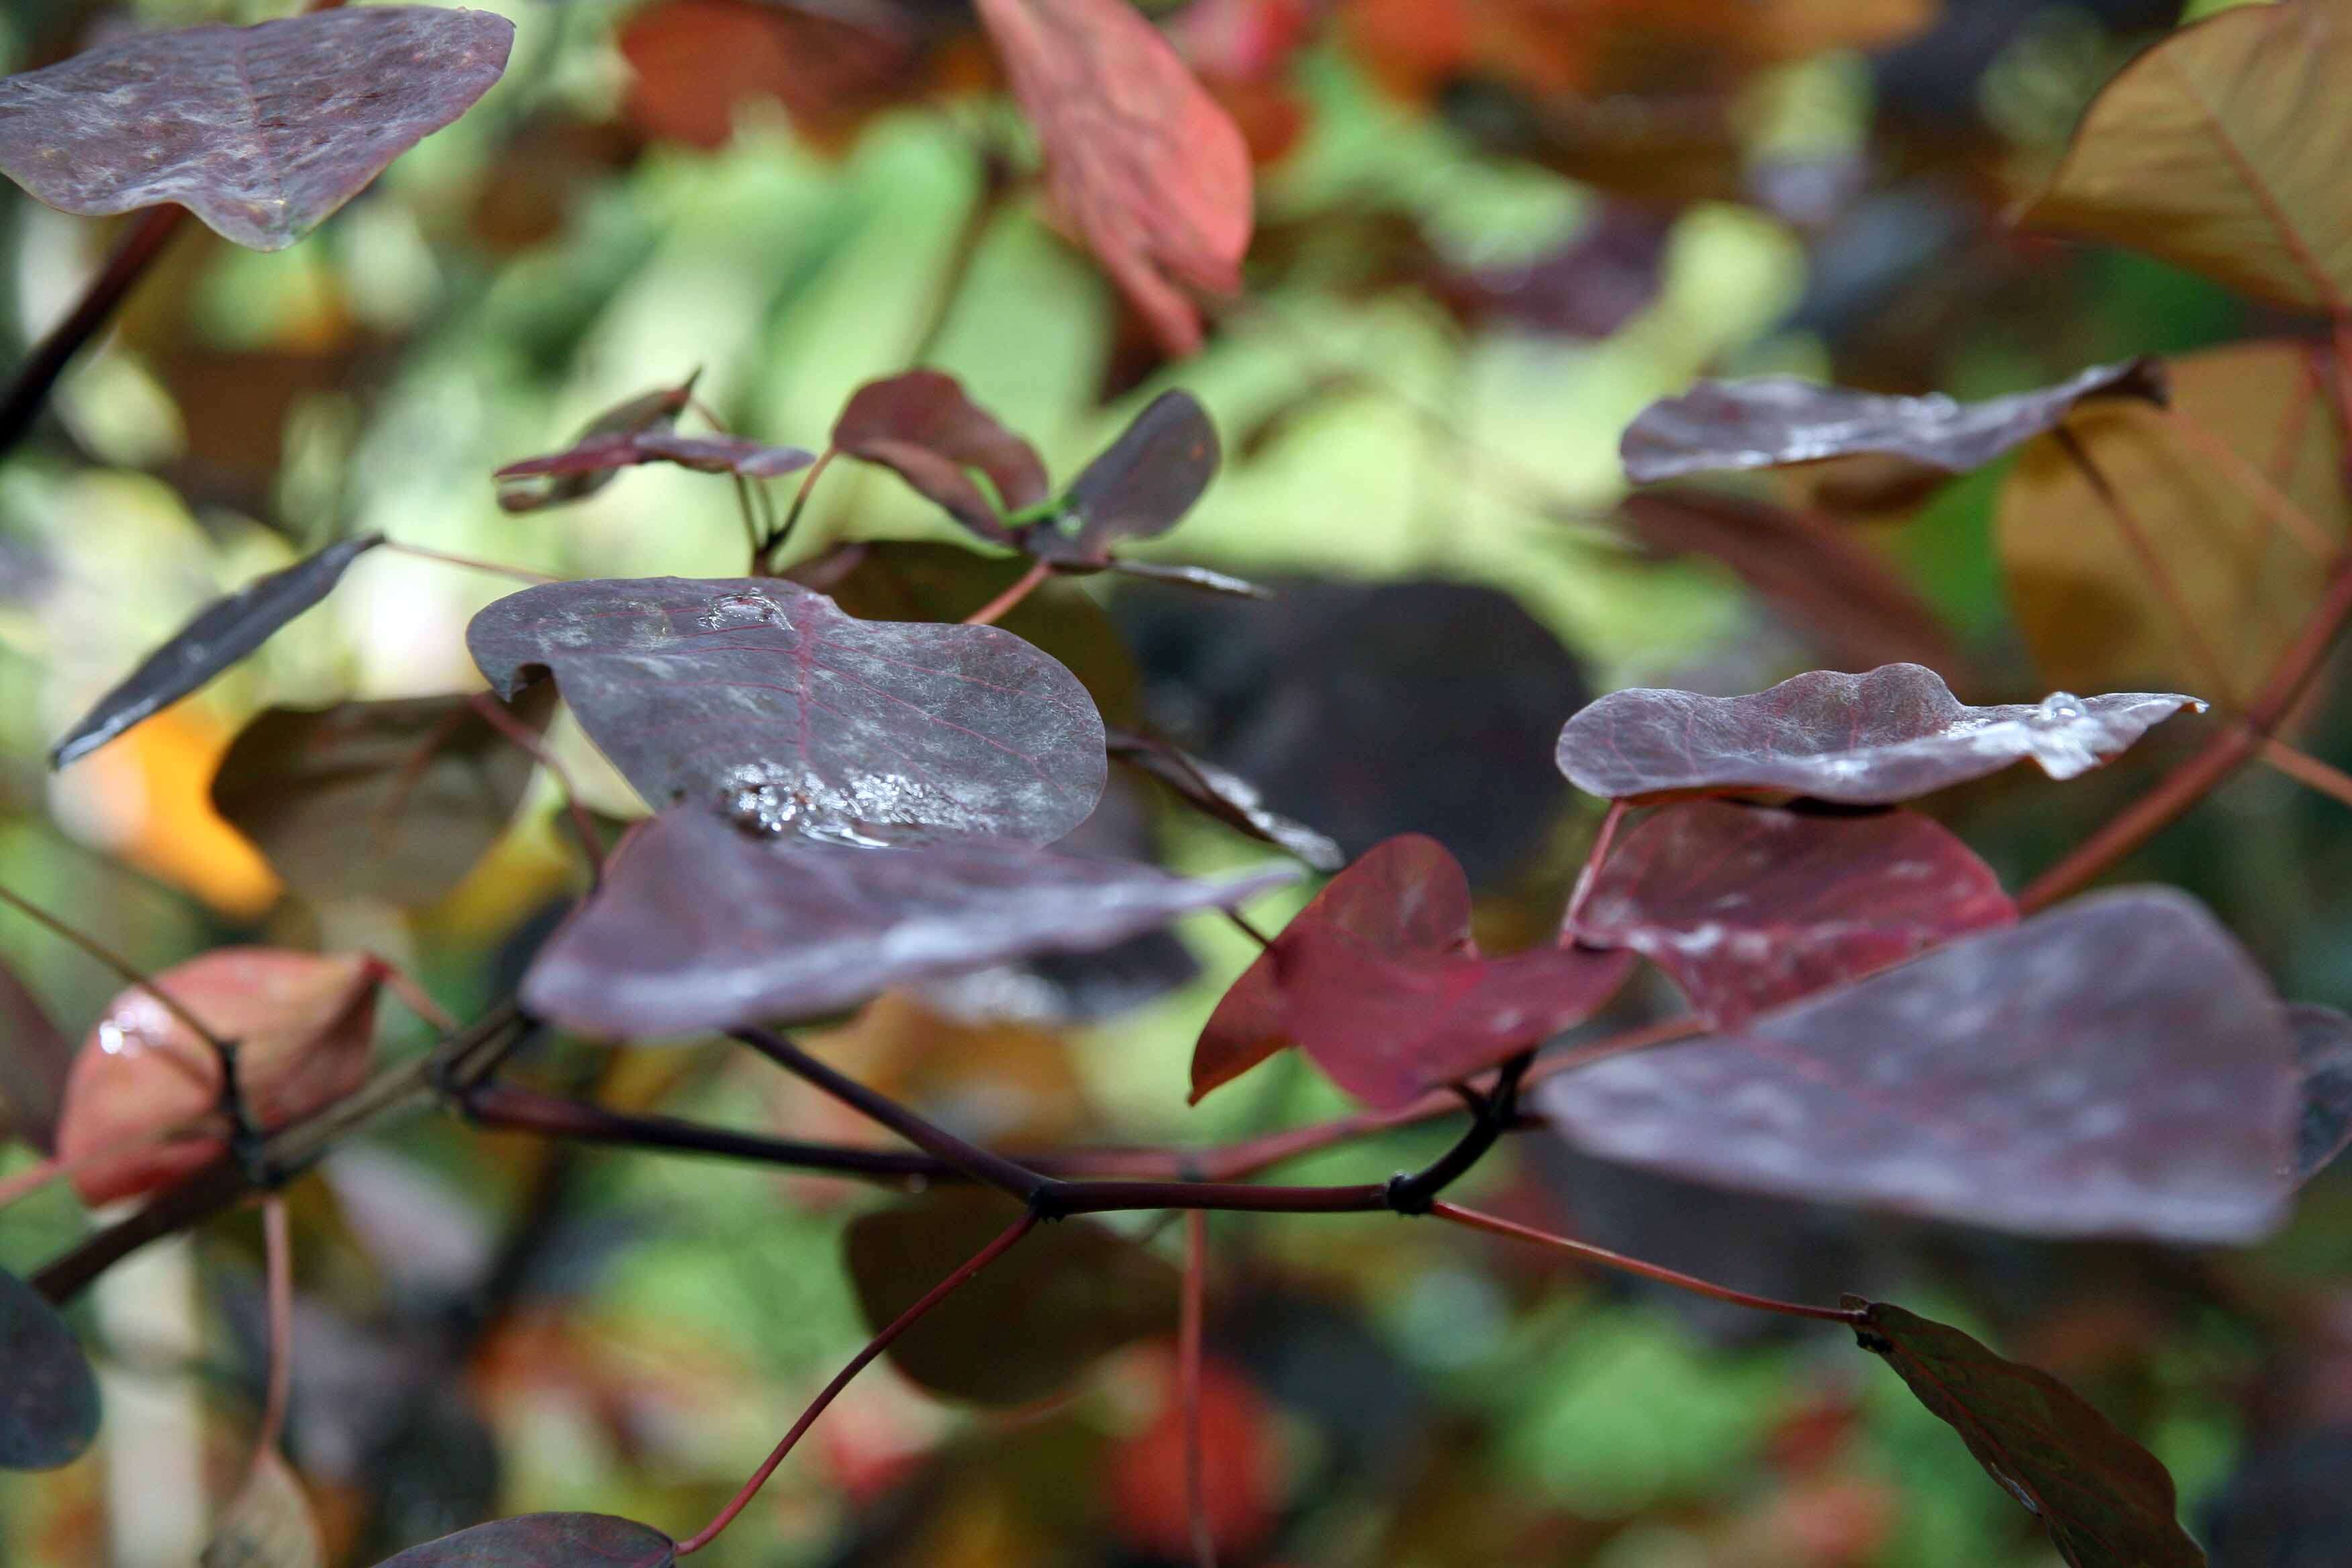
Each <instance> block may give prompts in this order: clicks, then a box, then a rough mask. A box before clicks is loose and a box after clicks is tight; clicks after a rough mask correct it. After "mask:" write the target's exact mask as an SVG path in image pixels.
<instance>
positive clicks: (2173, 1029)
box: [1541, 889, 2302, 1242]
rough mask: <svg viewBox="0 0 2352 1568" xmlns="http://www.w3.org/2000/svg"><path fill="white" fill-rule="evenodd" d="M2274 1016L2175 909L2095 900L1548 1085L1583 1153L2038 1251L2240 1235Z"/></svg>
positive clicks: (2291, 1077)
mask: <svg viewBox="0 0 2352 1568" xmlns="http://www.w3.org/2000/svg"><path fill="white" fill-rule="evenodd" d="M2301 1081H2302V1079H2301V1074H2300V1073H2299V1072H2298V1071H2297V1070H2296V1067H2295V1062H2294V1046H2293V1043H2292V1042H2291V1041H2290V1040H2289V1038H2288V1031H2287V1026H2286V1022H2285V1017H2284V1014H2283V1013H2282V1011H2281V1009H2280V1007H2279V1005H2278V1004H2277V1002H2276V1000H2275V999H2274V998H2273V996H2272V995H2271V993H2270V987H2269V986H2268V984H2266V983H2265V982H2264V981H2263V977H2262V975H2261V973H2259V972H2258V971H2256V969H2255V968H2254V966H2253V964H2252V961H2251V960H2249V959H2248V958H2247V956H2246V955H2245V953H2244V952H2242V950H2241V949H2240V948H2239V946H2238V944H2237V943H2236V942H2234V941H2232V940H2231V937H2230V935H2229V933H2228V932H2226V931H2223V930H2221V927H2220V926H2218V925H2217V924H2215V923H2214V921H2213V920H2212V917H2211V916H2210V915H2208V914H2207V913H2206V912H2205V911H2204V910H2203V909H2201V908H2200V907H2199V906H2198V905H2197V904H2196V903H2194V902H2193V901H2191V900H2189V899H2188V898H2186V897H2184V896H2183V895H2181V894H2179V893H2175V892H2171V891H2168V890H2164V889H2131V890H2126V891H2120V892H2114V893H2106V894H2102V895H2099V896H2097V897H2095V898H2090V899H2084V900H2078V901H2076V902H2074V903H2071V904H2067V905H2064V906H2063V907H2061V908H2059V909H2056V910H2051V911H2050V912H2048V913H2046V914H2043V915H2040V916H2038V917H2036V918H2035V919H2033V920H2031V921H2026V922H2024V923H2023V924H2021V925H2019V926H2017V927H2015V928H2014V929H2011V930H2007V931H1990V932H1987V933H1985V934H1982V935H1979V936H1973V937H1968V938H1964V939H1963V940H1961V941H1958V942H1952V943H1951V944H1949V945H1948V946H1946V947H1942V948H1939V949H1937V951H1935V952H1931V953H1928V954H1927V956H1926V957H1924V958H1920V959H1917V960H1916V961H1914V962H1913V963H1908V964H1906V965H1904V966H1903V967H1902V968H1899V969H1894V970H1889V971H1887V972H1886V973H1881V974H1875V975H1873V976H1871V977H1870V978H1868V979H1866V980H1862V981H1859V982H1856V983H1855V984H1851V985H1848V986H1844V987H1843V988H1841V989H1839V990H1835V991H1830V992H1825V993H1822V994H1818V995H1815V996H1812V997H1810V998H1808V999H1806V1000H1804V1001H1802V1002H1800V1003H1798V1004H1796V1005H1793V1006H1790V1007H1786V1008H1783V1009H1781V1010H1780V1011H1779V1012H1777V1013H1771V1014H1768V1015H1766V1016H1763V1017H1761V1018H1759V1019H1757V1020H1755V1021H1754V1022H1753V1023H1751V1024H1749V1025H1748V1026H1746V1027H1745V1028H1743V1029H1741V1030H1740V1031H1738V1032H1737V1033H1733V1034H1728V1035H1723V1036H1718V1037H1714V1038H1711V1039H1706V1040H1702V1041H1698V1042H1696V1043H1693V1044H1690V1045H1681V1046H1668V1047H1662V1048H1660V1049H1657V1050H1653V1051H1646V1052H1643V1053H1642V1054H1641V1055H1639V1056H1633V1057H1626V1058H1620V1059H1617V1060H1614V1061H1604V1062H1601V1063H1600V1064H1598V1065H1596V1066H1594V1067H1591V1068H1587V1069H1585V1070H1583V1071H1580V1072H1577V1073H1574V1074H1570V1075H1568V1076H1565V1077H1561V1078H1557V1079H1551V1080H1549V1082H1547V1083H1546V1084H1545V1085H1544V1086H1543V1088H1542V1090H1541V1094H1542V1098H1543V1109H1544V1110H1545V1113H1546V1114H1547V1115H1549V1117H1550V1119H1551V1120H1552V1121H1553V1123H1554V1125H1556V1126H1557V1127H1559V1129H1560V1131H1562V1132H1563V1133H1565V1134H1566V1135H1567V1137H1568V1138H1569V1140H1570V1142H1573V1143H1575V1144H1577V1145H1578V1146H1579V1147H1580V1148H1583V1149H1586V1150H1588V1151H1589V1152H1592V1153H1596V1154H1601V1155H1604V1156H1607V1157H1609V1158H1612V1159H1618V1160H1623V1161H1626V1162H1628V1163H1633V1164H1637V1165H1643V1166H1648V1167H1650V1168H1652V1169H1654V1170H1661V1171H1665V1172H1668V1173H1673V1174H1677V1175H1684V1176H1689V1177H1693V1178H1696V1179H1699V1180H1704V1181H1711V1182H1717V1183H1720V1184H1725V1185H1727V1186H1737V1187H1750V1188H1755V1189H1759V1190H1761V1191H1765V1192H1772V1193H1780V1194H1787V1195H1790V1196H1794V1197H1806V1198H1817V1199H1823V1200H1828V1201H1832V1202H1843V1203H1863V1204H1875V1205H1885V1206H1887V1207H1891V1208H1897V1209H1903V1210H1907V1211H1910V1212H1913V1213H1917V1214H1923V1215H1935V1216H1938V1217H1942V1218H1946V1219H1956V1220H1965V1221H1969V1222H1971V1223H1974V1224H1979V1225H1989V1226H1999V1227H2001V1228H2003V1229H2008V1230H2015V1231H2023V1232H2028V1233H2032V1234H2037V1235H2047V1236H2091V1235H2126V1236H2146V1237H2155V1238H2158V1239H2161V1240H2169V1241H2180V1242H2242V1241H2246V1240H2250V1239H2252V1238H2253V1237H2258V1236H2261V1235H2262V1234H2263V1233H2264V1232H2265V1231H2267V1230H2268V1229H2269V1228H2270V1227H2271V1226H2273V1225H2274V1224H2275V1223H2276V1222H2277V1220H2278V1218H2279V1216H2280V1214H2281V1212H2282V1200H2283V1199H2284V1197H2285V1195H2286V1193H2287V1191H2288V1178H2287V1177H2286V1175H2285V1174H2284V1173H2285V1172H2287V1171H2288V1170H2289V1169H2291V1167H2292V1164H2293V1161H2294V1126H2295V1121H2296V1118H2297V1116H2298V1114H2299V1112H2300V1095H2299V1092H2298V1086H2299V1085H2300V1083H2301Z"/></svg>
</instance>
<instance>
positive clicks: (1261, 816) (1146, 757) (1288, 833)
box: [1106, 730, 1348, 871]
mask: <svg viewBox="0 0 2352 1568" xmlns="http://www.w3.org/2000/svg"><path fill="white" fill-rule="evenodd" d="M1106 733H1107V736H1108V750H1109V753H1110V755H1111V756H1112V757H1113V758H1115V759H1117V760H1118V761H1119V762H1122V763H1127V764H1128V765H1129V767H1132V768H1134V769H1135V770H1136V771H1137V772H1138V773H1148V774H1150V776H1151V777H1153V778H1155V779H1158V780H1159V781H1160V783H1161V784H1166V785H1167V786H1168V787H1169V788H1170V789H1171V790H1173V791H1175V792H1176V794H1177V795H1181V797H1183V799H1184V800H1185V801H1187V802H1188V803H1190V804H1191V805H1192V806H1193V807H1194V808H1195V809H1197V810H1199V811H1201V812H1202V813H1203V814H1204V815H1206V816H1213V817H1214V818H1216V820H1218V821H1219V822H1222V823H1223V824H1224V825H1225V826H1228V827H1231V828H1233V829H1234V830H1235V831H1236V832H1240V833H1246V834H1247V835H1249V836H1250V837H1252V838H1255V839H1257V840H1259V841H1260V842H1262V843H1265V844H1271V845H1273V846H1274V847H1276V848H1277V849H1280V850H1283V851H1284V852H1286V853H1287V854H1290V855H1295V856H1297V858H1299V859H1300V860H1302V861H1304V862H1305V863H1306V864H1307V866H1308V867H1310V868H1313V869H1315V870H1318V871H1337V870H1338V869H1339V868H1341V867H1342V866H1345V865H1346V864H1347V863H1348V858H1347V857H1346V856H1345V855H1343V854H1341V853H1340V852H1339V846H1338V845H1337V844H1334V843H1333V842H1331V840H1329V839H1328V838H1326V837H1323V835H1321V834H1319V833H1318V832H1316V831H1315V830H1314V829H1313V828H1311V827H1309V826H1307V825H1306V824H1305V823H1303V822H1294V821H1293V820H1291V819H1290V818H1289V817H1287V816H1283V815H1282V814H1281V813H1280V812H1277V811H1271V810H1268V809H1267V807H1266V804H1265V796H1264V795H1260V794H1259V793H1258V788H1257V786H1256V785H1255V784H1252V783H1250V782H1249V781H1248V780H1247V779H1245V778H1243V777H1242V776H1241V775H1240V774H1239V773H1228V772H1226V771H1225V770H1224V769H1223V768H1221V767H1219V766H1217V764H1216V763H1210V762H1203V761H1202V760H1201V759H1200V758H1199V757H1195V756H1192V755H1191V754H1190V753H1189V752H1184V751H1181V750H1180V749H1179V748H1177V747H1175V746H1171V745H1170V744H1169V743H1168V742H1165V741H1163V740H1161V739H1160V738H1159V737H1158V736H1156V735H1147V734H1143V733H1139V732H1138V731H1130V730H1112V731H1106Z"/></svg>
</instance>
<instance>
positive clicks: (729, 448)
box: [490, 429, 816, 511]
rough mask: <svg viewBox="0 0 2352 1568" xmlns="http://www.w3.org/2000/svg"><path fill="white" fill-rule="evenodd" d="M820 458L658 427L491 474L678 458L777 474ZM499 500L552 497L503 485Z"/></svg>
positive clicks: (745, 474) (519, 502) (701, 468)
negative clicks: (689, 434)
mask: <svg viewBox="0 0 2352 1568" xmlns="http://www.w3.org/2000/svg"><path fill="white" fill-rule="evenodd" d="M815 461H816V454H815V453H814V452H812V451H809V450H808V449H807V448H805V447H769V446H763V445H761V443H760V442H757V441H747V440H745V439H744V438H743V437H740V436H681V435H679V434H678V433H677V431H675V430H667V429H654V430H640V431H637V432H635V434H629V435H614V436H593V437H588V438H587V439H585V440H583V441H581V442H580V443H579V444H577V445H576V446H572V447H567V448H565V449H564V450H563V451H561V452H557V453H555V454H554V455H552V456H551V457H545V458H524V459H523V460H522V461H521V462H520V463H509V464H508V465H507V466H506V467H505V468H500V469H499V471H498V472H497V473H495V474H492V475H491V476H490V477H491V478H492V479H496V480H497V481H498V482H499V484H500V485H501V486H510V485H512V484H513V482H514V481H515V480H518V479H550V478H570V477H573V476H579V475H591V476H593V475H605V474H610V473H611V472H613V470H614V469H616V468H631V467H634V466H635V465H636V464H639V463H676V464H677V466H678V467H679V468H692V469H695V470H696V471H697V472H698V473H705V474H736V475H740V476H741V477H742V478H744V479H775V478H776V477H778V476H779V475H782V474H789V473H792V472H793V471H795V470H796V469H800V468H807V467H808V466H809V465H810V464H811V463H814V462H815ZM510 498H511V499H510ZM499 504H500V505H501V506H503V507H504V508H505V509H506V510H509V511H531V510H536V509H538V508H540V507H542V506H545V505H546V504H547V498H546V497H544V496H543V495H541V494H540V493H539V492H538V491H536V490H515V489H502V490H501V491H500V494H499Z"/></svg>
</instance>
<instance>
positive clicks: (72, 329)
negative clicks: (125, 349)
mask: <svg viewBox="0 0 2352 1568" xmlns="http://www.w3.org/2000/svg"><path fill="white" fill-rule="evenodd" d="M187 216H188V211H187V209H186V208H185V207H182V206H175V205H163V206H159V207H150V208H148V209H147V210H146V211H145V212H143V213H142V214H140V215H139V216H138V218H137V219H135V220H134V221H133V223H132V225H131V233H130V234H129V235H128V236H127V237H124V239H123V241H122V243H121V245H120V246H118V247H115V252H114V254H113V255H112V256H110V257H109V258H107V261H106V266H105V268H103V269H101V270H100V273H99V275H98V276H97V277H96V278H93V279H90V283H89V288H88V289H84V290H83V291H82V296H81V300H80V302H79V303H78V304H76V305H75V306H74V308H73V312H72V313H71V314H70V315H68V316H67V317H66V319H65V320H64V321H60V322H58V324H57V326H56V327H55V328H54V329H52V330H51V331H50V332H49V335H48V336H47V337H45V338H43V339H42V340H41V341H40V342H37V343H36V344H34V345H33V350H32V353H28V354H26V356H25V363H23V364H21V365H19V366H18V367H17V368H16V380H15V381H13V382H11V383H10V384H9V386H8V391H7V394H6V395H5V397H0V453H6V452H10V451H13V450H15V448H16V444H17V443H18V442H19V441H22V440H23V439H24V438H25V435H26V432H27V431H29V430H31V429H32V427H33V422H34V421H35V420H37V419H38V418H39V417H40V416H41V410H42V409H43V408H45V407H47V405H48V401H49V393H50V391H51V389H52V388H54V387H55V386H56V385H57V384H58V377H59V376H61V375H63V374H65V371H66V366H67V365H68V364H71V363H73V357H74V355H76V354H78V353H80V352H81V348H82V345H83V344H84V343H86V342H89V340H90V339H91V338H93V337H95V336H97V334H98V331H99V329H100V328H101V327H103V326H105V325H106V323H107V321H108V320H109V319H110V317H112V316H113V314H114V312H115V310H117V309H118V308H119V307H120V306H121V303H122V301H123V300H124V298H125V297H126V296H128V295H129V294H130V292H131V289H135V288H137V287H138V285H139V280H140V279H142V278H144V277H145V276H146V275H147V269H148V268H150V267H152V266H153V265H154V262H155V258H157V257H158V256H160V255H162V254H163V247H165V246H166V245H168V244H170V243H171V240H172V237H173V235H175V234H177V233H179V232H180V229H181V226H183V225H184V223H185V222H186V221H187Z"/></svg>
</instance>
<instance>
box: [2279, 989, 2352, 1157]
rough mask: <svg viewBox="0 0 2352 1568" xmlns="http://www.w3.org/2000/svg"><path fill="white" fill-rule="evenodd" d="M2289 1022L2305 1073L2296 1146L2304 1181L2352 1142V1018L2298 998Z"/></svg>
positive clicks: (2293, 1005)
mask: <svg viewBox="0 0 2352 1568" xmlns="http://www.w3.org/2000/svg"><path fill="white" fill-rule="evenodd" d="M2286 1025H2287V1030H2288V1032H2289V1033H2290V1034H2292V1035H2293V1036H2294V1055H2295V1060H2296V1062H2297V1063H2298V1064H2299V1065H2300V1067H2301V1068H2302V1072H2303V1115H2302V1117H2301V1118H2300V1119H2299V1120H2298V1121H2296V1123H2295V1150H2294V1179H2295V1180H2296V1182H2298V1183H2302V1182H2307V1181H2309V1180H2311V1178H2312V1177H2314V1176H2315V1175H2317V1174H2319V1173H2320V1172H2321V1171H2322V1170H2324V1169H2326V1167H2327V1166H2328V1164H2330V1163H2332V1162H2333V1161H2334V1160H2335V1158H2336V1156H2337V1155H2338V1154H2341V1153H2342V1152H2344V1150H2345V1147H2346V1146H2347V1144H2352V1018H2347V1017H2346V1016H2344V1015H2343V1014H2341V1013H2339V1012H2337V1011H2336V1009H2335V1008H2333V1007H2317V1006H2314V1005H2310V1004H2309V1003H2303V1002H2297V1003H2291V1004H2289V1005H2288V1007H2287V1010H2286Z"/></svg>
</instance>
